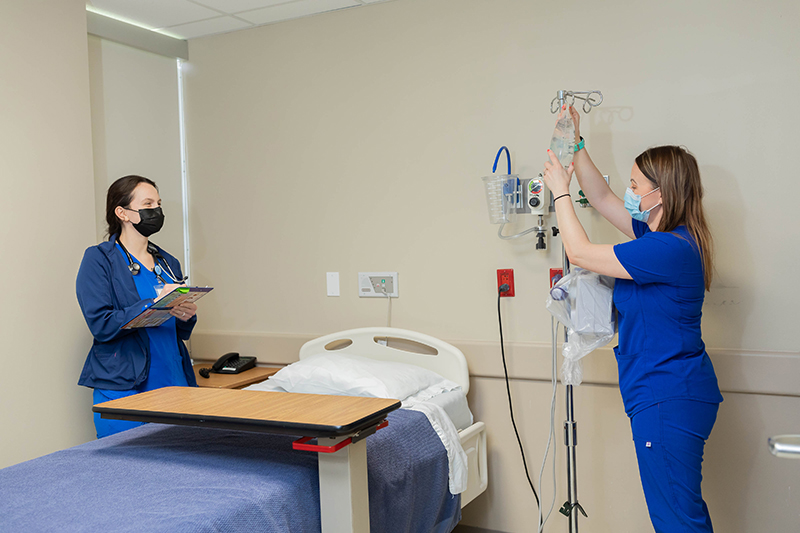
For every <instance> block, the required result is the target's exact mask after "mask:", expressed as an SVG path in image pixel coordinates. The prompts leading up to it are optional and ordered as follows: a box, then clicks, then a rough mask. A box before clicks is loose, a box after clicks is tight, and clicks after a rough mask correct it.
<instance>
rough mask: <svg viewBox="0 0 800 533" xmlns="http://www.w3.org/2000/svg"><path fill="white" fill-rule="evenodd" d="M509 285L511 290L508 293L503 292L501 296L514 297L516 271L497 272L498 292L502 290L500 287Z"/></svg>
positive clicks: (509, 269) (507, 269) (508, 269)
mask: <svg viewBox="0 0 800 533" xmlns="http://www.w3.org/2000/svg"><path fill="white" fill-rule="evenodd" d="M504 283H505V284H507V285H508V286H509V289H508V290H507V291H506V292H501V293H500V296H514V269H513V268H506V269H499V270H498V271H497V290H498V291H499V290H500V285H502V284H504Z"/></svg>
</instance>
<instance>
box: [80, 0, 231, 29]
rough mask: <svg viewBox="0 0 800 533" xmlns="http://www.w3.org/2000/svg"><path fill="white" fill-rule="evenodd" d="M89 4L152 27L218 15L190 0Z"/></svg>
mask: <svg viewBox="0 0 800 533" xmlns="http://www.w3.org/2000/svg"><path fill="white" fill-rule="evenodd" d="M86 5H87V6H91V7H92V8H93V9H92V10H93V11H96V12H98V13H100V14H102V15H107V16H111V17H114V18H118V19H122V20H125V21H128V22H133V23H136V24H138V25H139V26H144V27H146V28H150V29H153V28H165V27H167V26H175V25H178V24H186V23H188V22H195V21H198V20H202V19H208V18H212V17H217V16H219V13H218V12H216V11H214V10H213V9H208V8H207V7H203V6H199V5H197V4H193V3H192V2H189V1H187V0H135V1H134V0H88V1H87V2H86Z"/></svg>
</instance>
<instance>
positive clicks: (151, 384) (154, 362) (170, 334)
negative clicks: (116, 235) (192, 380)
mask: <svg viewBox="0 0 800 533" xmlns="http://www.w3.org/2000/svg"><path fill="white" fill-rule="evenodd" d="M117 250H119V253H121V254H122V255H123V256H124V257H125V262H127V261H128V257H127V256H126V255H125V253H124V252H123V251H122V248H121V247H120V245H119V243H117ZM131 257H133V256H131ZM133 260H134V261H136V262H137V263H139V261H138V260H137V259H136V258H135V257H134V258H133ZM161 276H162V278H163V279H164V280H165V281H166V282H167V283H175V281H173V280H172V279H170V277H169V274H167V273H162V275H161ZM133 281H134V283H136V291H137V292H138V293H139V297H140V298H142V299H143V300H144V299H146V298H153V299H155V298H157V297H158V293H157V289H158V290H160V289H161V287H163V284H162V283H161V281H159V280H158V278H157V277H156V275H155V273H153V272H152V271H150V270H148V269H147V268H145V266H144V265H142V264H141V263H139V273H138V274H137V275H135V276H133ZM175 320H176V318H174V317H173V318H170V319H169V320H167V321H166V322H164V323H163V324H161V325H160V326H158V327H154V328H147V336H148V337H149V338H150V370H149V372H148V373H147V379H146V380H145V382H144V383H142V384H141V385H140V386H139V387H137V388H136V392H144V391H148V390H153V389H159V388H161V387H171V386H180V387H188V386H189V384H188V383H187V382H186V375H185V374H184V372H183V360H182V359H181V353H180V351H178V333H177V331H176V330H175Z"/></svg>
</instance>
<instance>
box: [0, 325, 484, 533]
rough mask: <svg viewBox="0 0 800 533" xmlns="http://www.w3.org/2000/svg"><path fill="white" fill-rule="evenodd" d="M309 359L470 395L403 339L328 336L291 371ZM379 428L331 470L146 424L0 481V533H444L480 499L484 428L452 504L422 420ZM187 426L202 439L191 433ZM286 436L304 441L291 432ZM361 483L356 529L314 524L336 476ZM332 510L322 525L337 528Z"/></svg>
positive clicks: (237, 435)
mask: <svg viewBox="0 0 800 533" xmlns="http://www.w3.org/2000/svg"><path fill="white" fill-rule="evenodd" d="M385 338H390V339H392V340H391V341H390V342H389V344H390V345H389V346H384V345H382V344H380V343H379V341H380V340H381V339H385ZM395 341H398V342H400V344H402V343H403V342H410V343H411V344H414V345H424V346H427V347H428V349H429V350H430V351H431V352H432V353H435V354H436V355H426V354H417V353H412V352H408V351H406V350H403V349H398V348H397V347H394V346H392V343H393V342H395ZM345 345H346V346H345ZM320 351H322V352H339V353H350V354H357V355H359V356H362V357H369V358H371V359H375V360H381V361H398V360H401V361H402V362H405V363H410V364H414V365H418V366H422V367H424V368H428V369H431V370H434V371H436V372H437V373H440V374H442V375H444V376H445V377H447V378H448V379H451V380H453V381H456V382H457V383H459V384H461V385H462V387H464V391H462V394H465V393H466V391H467V390H468V386H469V383H468V375H467V371H466V363H465V361H464V358H463V354H461V353H460V352H459V351H458V350H456V349H455V348H453V347H452V346H450V345H448V344H446V343H443V342H441V341H438V340H437V339H433V338H432V337H427V336H424V335H421V334H417V333H413V332H407V331H403V330H396V329H388V328H366V329H361V330H351V331H347V332H342V333H339V334H334V335H329V336H326V337H323V338H321V339H316V340H315V341H311V342H310V343H308V344H307V345H305V346H304V347H303V349H302V350H301V354H300V356H301V360H302V359H305V358H306V357H310V356H311V355H312V354H314V353H320ZM189 390H192V391H197V389H189ZM216 392H219V391H216ZM228 392H229V393H234V394H236V393H237V392H241V393H242V394H243V395H250V396H252V395H253V394H262V395H265V396H264V397H266V396H268V395H269V394H270V393H268V392H262V393H259V392H254V391H228ZM226 394H227V393H226ZM137 396H143V395H137ZM292 396H294V397H297V396H299V395H292ZM133 398H135V397H133ZM373 400H374V399H373ZM109 403H110V402H109ZM390 403H394V402H390ZM128 415H129V416H130V413H128ZM379 418H380V416H379ZM386 418H387V419H388V422H389V425H388V427H385V428H384V429H381V430H379V431H377V432H376V433H374V434H372V435H371V436H369V437H368V438H366V439H362V440H360V441H359V442H357V443H355V444H352V445H350V446H346V447H345V448H343V449H342V450H339V451H337V452H335V453H334V454H331V455H330V457H331V458H329V456H328V455H326V454H322V453H320V454H319V456H324V457H326V458H325V459H322V460H319V459H318V458H317V457H316V455H315V454H313V453H307V452H300V451H294V450H292V449H291V446H292V443H293V441H295V439H296V437H293V436H286V435H281V434H277V435H273V434H262V433H255V432H253V428H249V429H247V430H246V431H237V430H231V429H230V428H226V427H225V426H224V424H223V425H220V424H219V420H216V423H212V424H210V425H209V424H207V423H206V422H207V421H206V420H204V419H202V418H199V419H198V420H201V422H199V423H196V424H195V423H194V422H192V421H188V420H185V419H184V420H183V423H181V425H163V424H157V423H152V424H148V425H146V426H142V427H139V428H135V429H133V430H130V431H126V432H123V433H121V434H118V435H114V436H111V437H107V438H105V439H101V440H99V441H95V442H91V443H87V444H85V445H81V446H77V447H75V448H71V449H68V450H64V451H62V452H57V453H55V454H51V455H48V456H45V457H42V458H39V459H35V460H33V461H29V462H27V463H22V464H20V465H15V466H13V467H9V468H6V469H4V470H2V471H0V493H1V494H2V495H3V496H2V498H0V530H13V531H42V530H69V531H96V530H109V531H111V530H113V531H128V530H130V531H134V530H136V531H259V530H263V531H286V532H294V531H297V532H300V531H319V530H320V524H322V529H323V531H325V532H326V533H327V531H370V528H371V530H372V531H373V533H377V532H378V531H387V532H388V531H442V532H446V531H450V530H451V529H452V527H453V526H454V525H455V523H457V521H458V519H459V518H460V507H462V506H463V505H466V504H467V503H468V502H469V501H471V500H472V499H473V498H474V497H475V496H477V495H478V494H480V492H482V491H483V490H485V488H486V480H487V476H486V455H485V454H486V451H485V450H486V448H485V430H484V428H483V424H482V423H480V422H479V423H476V424H471V425H469V426H468V427H464V428H463V429H461V430H460V431H459V439H460V441H461V442H462V443H463V447H464V451H465V452H466V454H467V457H468V461H467V464H468V467H469V474H468V477H469V483H468V484H467V490H466V491H464V492H463V493H462V495H461V498H460V500H459V498H458V497H456V496H453V495H452V494H450V492H449V491H448V461H447V459H446V458H443V455H445V454H443V452H442V443H441V442H438V440H437V434H436V432H435V431H434V429H433V428H432V426H431V425H430V424H429V423H428V421H427V420H426V416H425V415H424V414H423V413H420V412H418V411H417V412H415V411H409V410H398V411H393V412H388V413H387V414H386ZM376 421H377V420H370V421H369V423H370V424H372V423H373V422H376ZM174 422H175V421H174V420H173V421H172V422H170V424H173V423H174ZM184 423H185V424H184ZM186 425H188V426H190V427H185V426H186ZM197 425H200V426H203V425H208V426H209V427H192V426H197ZM462 425H463V424H462ZM231 427H232V426H231ZM371 427H372V426H371ZM371 427H370V429H371ZM238 429H245V428H244V427H240V428H238ZM349 429H350V430H354V429H355V428H349ZM363 429H364V428H361V430H363ZM347 430H348V428H345V432H346V431H347ZM293 431H296V433H297V435H303V432H302V431H300V430H298V429H297V428H295V429H294V430H293ZM359 431H360V430H359ZM290 432H291V431H290ZM322 433H323V434H324V433H325V432H324V431H323V432H322ZM307 436H317V437H321V438H320V439H318V442H317V444H326V443H325V442H323V441H325V440H327V439H328V438H331V437H332V438H333V439H334V440H337V439H338V440H343V439H344V438H345V437H346V435H330V434H328V435H324V436H323V435H311V434H309V435H307ZM338 440H337V442H338ZM361 445H363V450H364V456H366V461H365V464H364V465H362V466H358V467H357V468H356V469H353V468H352V465H348V466H347V467H346V468H341V461H339V464H338V466H337V461H336V460H334V459H332V457H333V456H335V455H336V454H341V453H342V452H345V453H346V454H351V458H352V454H354V452H353V450H356V448H357V447H358V446H361ZM367 450H368V453H367ZM358 453H360V452H355V455H358ZM347 462H349V460H348V461H345V463H347ZM356 462H358V460H357V461H356ZM325 464H327V465H328V466H329V467H331V468H332V470H331V468H328V467H325V466H324V465H325ZM326 469H327V470H329V471H332V472H333V477H332V478H331V479H332V480H333V482H332V481H331V479H328V480H326V479H325V477H324V476H325V472H324V471H325V470H326ZM367 471H368V478H369V484H368V490H369V501H368V502H364V501H363V499H366V493H365V492H364V493H359V492H358V490H356V491H353V490H352V485H351V490H350V494H349V496H348V497H349V498H351V501H350V508H351V509H353V510H355V513H356V514H358V511H359V510H361V511H364V510H366V509H369V513H368V515H367V520H368V522H367V524H366V525H365V524H364V523H363V522H359V521H358V516H355V517H351V518H350V520H351V522H349V523H347V522H346V521H345V522H342V521H338V522H334V523H331V522H330V521H329V522H328V523H327V524H326V523H325V521H324V518H323V519H321V513H320V507H321V506H322V507H323V510H324V506H325V499H326V496H325V494H324V493H325V491H326V490H328V492H331V493H332V494H333V498H332V499H329V501H332V502H334V503H335V502H337V501H339V502H340V501H342V500H341V498H340V497H341V494H336V493H335V491H331V490H330V489H331V487H333V486H335V483H336V482H337V479H336V478H337V476H339V477H342V476H344V477H347V476H348V475H352V474H353V473H354V472H355V473H359V472H363V473H365V474H366V473H367ZM329 474H330V472H329ZM339 481H341V480H339ZM365 481H366V480H365ZM356 485H358V483H356ZM326 486H327V487H328V488H327V489H326ZM364 489H366V487H364ZM329 496H331V495H330V494H329ZM337 497H339V499H338V500H337V499H336V498H337ZM341 510H342V509H335V510H334V511H335V512H334V514H333V515H329V516H333V517H334V518H339V517H340V514H341V513H340V511H341ZM345 514H346V513H345Z"/></svg>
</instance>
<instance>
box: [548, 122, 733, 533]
mask: <svg viewBox="0 0 800 533" xmlns="http://www.w3.org/2000/svg"><path fill="white" fill-rule="evenodd" d="M570 112H571V114H572V118H573V121H574V123H575V139H576V150H577V152H576V153H575V157H574V160H573V163H572V164H571V165H570V166H569V168H567V169H564V167H563V166H561V164H560V163H559V162H558V159H557V158H556V156H555V154H553V153H552V152H550V151H549V150H548V156H549V158H550V161H548V162H546V163H545V172H544V180H545V183H547V186H548V187H549V188H550V190H551V192H552V193H553V197H554V198H555V210H556V216H557V217H558V225H559V229H560V230H561V236H562V240H563V242H564V247H565V249H566V252H567V256H568V257H569V260H570V262H571V263H572V264H573V265H576V266H579V267H581V268H585V269H587V270H591V271H594V272H598V273H600V274H605V275H608V276H613V277H615V278H617V280H616V283H615V286H614V304H615V306H616V308H617V311H618V316H619V346H617V347H616V348H614V353H615V355H616V358H617V364H618V367H619V384H620V392H621V393H622V400H623V403H624V405H625V411H626V413H627V414H628V416H629V417H630V419H631V430H632V434H633V441H634V445H635V449H636V456H637V460H638V463H639V474H640V476H641V479H642V487H643V489H644V494H645V499H646V501H647V508H648V511H649V513H650V519H651V521H652V522H653V527H654V528H655V530H656V531H657V532H659V533H661V532H664V533H667V532H668V533H676V532H690V531H691V532H710V531H713V528H712V526H711V517H710V516H709V513H708V508H707V507H706V504H705V502H704V501H703V497H702V493H701V490H700V483H701V480H702V475H701V464H702V461H703V448H704V446H705V441H706V439H708V436H709V434H710V433H711V429H712V428H713V427H714V422H715V421H716V417H717V409H718V407H719V403H720V402H722V395H721V394H720V391H719V386H718V385H717V377H716V374H715V373H714V367H713V365H712V364H711V360H710V359H709V357H708V354H707V353H706V350H705V345H704V344H703V340H702V338H701V330H700V317H701V311H702V307H703V298H704V296H705V291H706V290H708V289H709V287H710V284H711V276H712V272H713V248H712V238H711V233H710V232H709V229H708V225H707V223H706V218H705V213H704V210H703V202H702V199H703V187H702V184H701V181H700V171H699V169H698V166H697V161H696V160H695V158H694V156H693V155H692V154H690V153H689V152H688V151H687V150H686V149H685V148H682V147H678V146H658V147H655V148H650V149H648V150H646V151H644V152H642V153H641V154H640V155H639V156H638V157H637V158H636V162H635V163H634V165H633V169H632V170H631V178H630V187H629V188H628V190H627V191H626V193H625V198H624V199H620V198H619V197H618V196H616V195H615V194H614V193H613V191H612V190H611V188H610V187H609V186H608V184H607V183H606V182H605V179H603V176H602V175H601V173H600V172H599V171H598V170H597V167H595V165H594V163H593V162H592V160H591V158H590V157H589V154H588V153H587V151H586V148H585V147H584V146H583V138H582V137H580V129H579V124H580V122H579V121H580V118H579V116H578V112H577V111H576V110H574V109H570ZM573 171H574V172H575V174H576V175H577V177H578V182H579V183H580V186H581V189H582V190H583V191H584V193H585V194H586V196H587V198H588V199H589V201H590V202H591V204H592V206H593V207H594V208H595V209H597V211H598V212H599V213H600V214H601V215H603V216H604V217H605V218H606V219H607V220H608V221H609V222H611V223H612V224H613V225H614V226H616V227H617V228H618V229H619V230H620V231H621V232H623V233H624V234H625V235H627V236H628V237H630V238H631V239H633V240H631V241H629V242H626V243H622V244H617V245H613V246H612V245H602V244H592V243H591V242H589V239H588V237H587V236H586V232H585V231H584V229H583V227H582V226H581V224H580V222H579V221H578V218H577V216H576V215H575V209H574V204H573V201H572V199H571V197H570V194H569V184H570V179H571V175H572V172H573Z"/></svg>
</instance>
